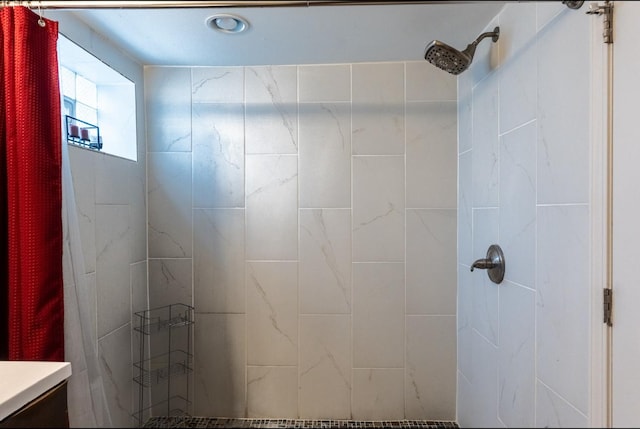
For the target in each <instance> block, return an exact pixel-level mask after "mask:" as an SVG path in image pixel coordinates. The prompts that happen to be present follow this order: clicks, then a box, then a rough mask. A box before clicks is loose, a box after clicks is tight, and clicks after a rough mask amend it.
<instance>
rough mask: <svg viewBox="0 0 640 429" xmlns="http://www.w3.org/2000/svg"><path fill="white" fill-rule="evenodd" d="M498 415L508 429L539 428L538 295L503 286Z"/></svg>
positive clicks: (524, 289)
mask: <svg viewBox="0 0 640 429" xmlns="http://www.w3.org/2000/svg"><path fill="white" fill-rule="evenodd" d="M498 359H499V363H498V386H499V392H500V394H499V398H498V413H499V418H500V420H502V422H503V423H504V424H505V425H507V427H536V425H535V380H536V375H535V291H534V290H531V289H526V288H524V287H522V286H518V285H516V284H513V283H511V282H509V281H505V282H503V284H501V286H500V348H499V349H498Z"/></svg>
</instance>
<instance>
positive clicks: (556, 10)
mask: <svg viewBox="0 0 640 429" xmlns="http://www.w3.org/2000/svg"><path fill="white" fill-rule="evenodd" d="M569 13H572V11H571V10H570V9H569V8H567V7H566V6H565V5H564V4H562V3H556V2H546V1H539V2H536V29H537V30H538V31H540V30H541V29H542V27H544V26H545V25H547V24H549V23H550V22H551V21H552V20H554V19H555V18H556V17H558V16H560V15H562V14H569Z"/></svg>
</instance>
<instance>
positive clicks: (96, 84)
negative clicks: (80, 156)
mask: <svg viewBox="0 0 640 429" xmlns="http://www.w3.org/2000/svg"><path fill="white" fill-rule="evenodd" d="M58 60H59V75H60V95H61V97H62V100H61V105H62V115H63V135H65V136H66V137H67V142H68V143H69V144H73V145H78V146H82V147H85V148H87V149H91V150H96V151H101V152H105V153H108V154H111V155H116V156H120V157H123V158H127V159H131V160H134V161H135V160H136V159H137V149H136V146H137V145H136V143H137V139H136V120H135V84H134V83H133V82H131V81H130V80H129V79H127V78H126V77H124V76H122V75H121V74H120V73H118V72H117V71H115V70H113V69H112V68H111V67H109V66H108V65H107V64H105V63H103V62H102V61H100V60H99V59H98V58H96V57H94V56H93V55H91V54H90V53H89V52H87V51H85V50H84V49H83V48H81V47H80V46H78V45H76V44H75V43H73V42H72V41H71V40H69V39H67V38H66V37H64V36H63V35H62V34H60V35H59V37H58Z"/></svg>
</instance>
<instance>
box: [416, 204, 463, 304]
mask: <svg viewBox="0 0 640 429" xmlns="http://www.w3.org/2000/svg"><path fill="white" fill-rule="evenodd" d="M406 271H407V314H436V315H444V314H450V315H455V313H456V283H457V275H456V273H457V264H456V211H455V209H452V210H414V209H408V210H407V261H406Z"/></svg>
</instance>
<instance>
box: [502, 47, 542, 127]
mask: <svg viewBox="0 0 640 429" xmlns="http://www.w3.org/2000/svg"><path fill="white" fill-rule="evenodd" d="M536 72H537V71H536V49H535V44H533V43H531V44H529V45H527V46H525V47H524V48H523V49H522V50H521V51H519V52H518V53H517V55H515V56H514V57H513V58H512V59H511V61H509V62H508V63H506V64H504V65H503V68H502V70H501V72H500V76H499V78H500V132H501V133H506V132H508V131H510V130H513V129H514V128H516V127H518V126H521V125H522V124H525V123H527V122H529V121H531V120H533V119H535V118H536V114H537V105H538V79H537V75H536ZM543 84H544V83H543Z"/></svg>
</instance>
